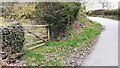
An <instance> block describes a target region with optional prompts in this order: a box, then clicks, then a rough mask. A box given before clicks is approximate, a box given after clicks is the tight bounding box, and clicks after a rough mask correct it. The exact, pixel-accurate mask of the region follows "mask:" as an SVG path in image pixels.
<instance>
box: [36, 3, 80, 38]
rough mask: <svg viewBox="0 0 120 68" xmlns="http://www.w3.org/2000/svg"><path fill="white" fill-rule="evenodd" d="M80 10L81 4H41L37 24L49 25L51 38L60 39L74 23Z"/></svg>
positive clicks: (37, 8) (37, 13) (38, 7)
mask: <svg viewBox="0 0 120 68" xmlns="http://www.w3.org/2000/svg"><path fill="white" fill-rule="evenodd" d="M80 8H81V4H80V3H75V2H66V3H65V2H39V3H37V4H36V11H35V13H36V19H37V23H38V24H41V23H43V24H45V23H47V24H49V26H50V33H51V35H52V36H51V38H58V36H59V35H60V34H61V33H65V31H67V30H66V29H67V28H68V27H70V26H71V24H72V23H74V21H75V20H76V18H77V16H78V13H79V10H80Z"/></svg>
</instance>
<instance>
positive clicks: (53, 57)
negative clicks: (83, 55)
mask: <svg viewBox="0 0 120 68" xmlns="http://www.w3.org/2000/svg"><path fill="white" fill-rule="evenodd" d="M82 22H86V23H85V24H87V23H88V24H87V25H88V27H86V28H83V29H82V30H83V31H82V32H81V33H77V31H81V29H79V30H74V29H71V30H70V32H71V36H70V37H68V38H66V39H63V40H61V41H59V42H56V41H48V42H47V43H46V45H45V46H42V47H39V48H37V49H34V50H30V51H27V52H26V58H25V63H26V64H28V65H31V64H33V63H35V64H38V65H41V66H64V65H66V60H68V58H69V57H70V55H71V54H72V53H73V52H74V51H76V52H81V51H84V50H85V49H86V48H90V47H91V43H92V41H93V40H95V38H96V37H97V36H98V35H100V33H101V31H102V30H101V29H100V28H102V25H101V24H99V23H97V22H93V23H90V22H88V21H87V19H84V20H82ZM35 45H39V44H35ZM36 53H37V54H36ZM33 59H34V60H33Z"/></svg>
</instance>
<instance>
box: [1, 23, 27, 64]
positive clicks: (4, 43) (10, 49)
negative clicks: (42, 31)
mask: <svg viewBox="0 0 120 68" xmlns="http://www.w3.org/2000/svg"><path fill="white" fill-rule="evenodd" d="M0 33H1V42H0V44H1V47H2V58H3V59H6V58H7V59H8V61H9V62H10V58H11V57H13V55H14V54H16V53H22V51H23V50H22V48H23V45H24V41H25V38H24V35H25V32H24V28H23V27H22V25H21V24H20V23H17V24H12V25H10V26H7V27H4V28H2V30H1V32H0ZM14 58H15V57H14Z"/></svg>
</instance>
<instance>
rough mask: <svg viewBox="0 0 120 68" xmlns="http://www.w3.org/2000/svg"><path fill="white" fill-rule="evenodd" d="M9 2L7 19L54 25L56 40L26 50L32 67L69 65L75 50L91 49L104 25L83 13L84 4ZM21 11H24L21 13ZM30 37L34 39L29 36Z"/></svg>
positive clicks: (5, 16)
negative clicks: (82, 5)
mask: <svg viewBox="0 0 120 68" xmlns="http://www.w3.org/2000/svg"><path fill="white" fill-rule="evenodd" d="M5 4H6V6H7V8H5V9H4V11H5V13H4V14H3V17H4V18H10V19H14V20H17V21H19V20H21V21H22V22H23V23H25V21H27V20H29V21H30V22H32V21H33V22H32V24H38V25H41V24H48V25H49V26H50V33H51V38H52V39H55V40H49V41H48V42H46V45H44V46H41V47H39V48H37V49H34V50H25V58H24V60H25V64H27V65H30V66H31V65H41V66H55V65H57V66H63V65H67V64H68V59H69V58H70V56H71V55H72V54H73V53H81V52H83V51H85V50H87V49H89V48H91V47H92V44H93V41H94V40H95V39H96V37H97V36H98V35H100V33H101V31H102V25H101V24H99V23H97V22H93V21H90V20H88V19H87V18H86V17H85V15H84V13H83V12H81V11H82V9H81V3H76V2H38V3H26V4H24V3H23V4H21V3H5ZM10 5H12V6H10ZM19 5H20V6H19ZM31 8H32V9H31ZM17 10H21V11H18V12H17ZM8 12H9V13H8ZM26 37H29V38H30V36H29V35H27V36H26ZM30 39H31V38H30ZM40 44H41V42H37V43H34V44H31V45H32V46H36V45H40ZM79 56H81V55H79ZM70 62H72V60H70Z"/></svg>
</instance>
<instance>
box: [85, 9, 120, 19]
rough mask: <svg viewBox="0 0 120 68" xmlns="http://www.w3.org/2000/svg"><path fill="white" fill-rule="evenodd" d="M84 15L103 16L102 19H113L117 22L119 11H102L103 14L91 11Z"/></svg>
mask: <svg viewBox="0 0 120 68" xmlns="http://www.w3.org/2000/svg"><path fill="white" fill-rule="evenodd" d="M86 14H87V15H89V16H98V15H103V17H106V18H113V19H118V20H119V16H120V9H112V10H103V12H98V11H96V10H92V11H88V12H86Z"/></svg>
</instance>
